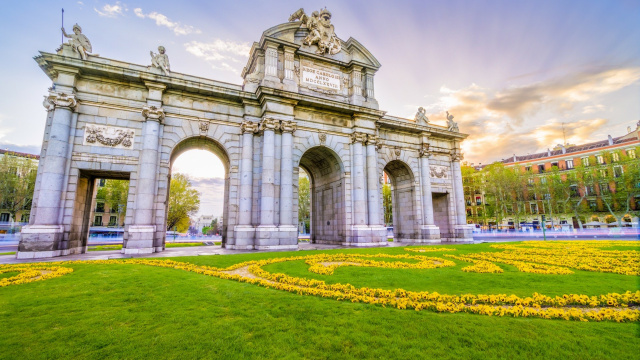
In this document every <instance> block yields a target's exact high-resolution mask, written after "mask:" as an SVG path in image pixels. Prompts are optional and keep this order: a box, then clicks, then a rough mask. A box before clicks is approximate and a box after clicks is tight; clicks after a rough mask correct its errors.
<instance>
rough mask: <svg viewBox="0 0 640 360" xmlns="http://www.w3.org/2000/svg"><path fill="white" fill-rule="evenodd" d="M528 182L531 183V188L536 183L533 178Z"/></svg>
mask: <svg viewBox="0 0 640 360" xmlns="http://www.w3.org/2000/svg"><path fill="white" fill-rule="evenodd" d="M527 181H528V182H529V186H532V185H533V184H534V183H535V180H533V178H529V179H527Z"/></svg>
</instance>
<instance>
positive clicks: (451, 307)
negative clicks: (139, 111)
mask: <svg viewBox="0 0 640 360" xmlns="http://www.w3.org/2000/svg"><path fill="white" fill-rule="evenodd" d="M500 246H503V245H500ZM536 247H538V248H543V247H542V246H540V245H537V244H534V246H533V247H532V248H536ZM573 247H576V246H575V245H573V246H572V248H573ZM516 248H519V247H516ZM506 250H513V249H506ZM543 250H544V249H543ZM485 254H494V255H495V254H499V253H497V252H496V253H485ZM472 255H474V254H469V255H464V256H453V255H448V254H447V255H445V256H447V257H450V258H453V259H457V260H462V261H470V262H474V265H473V266H470V267H471V268H473V267H476V268H475V269H474V270H476V271H483V272H490V270H491V269H492V268H491V266H495V265H494V264H491V263H490V262H487V261H485V260H479V259H476V258H474V257H472ZM375 258H383V259H393V260H395V261H378V260H372V259H375ZM407 260H408V261H411V262H407ZM286 261H305V262H306V263H307V264H308V265H309V266H310V267H309V269H310V271H314V272H316V273H321V274H327V275H329V274H331V273H333V271H334V270H335V269H336V268H337V267H338V266H367V267H383V268H393V269H434V268H439V267H444V266H453V265H455V263H453V262H452V261H449V260H445V259H440V258H432V257H425V256H418V255H406V254H403V255H389V254H372V255H364V254H318V255H307V256H292V257H283V258H272V259H265V260H254V261H246V262H242V263H238V264H235V265H232V266H230V267H227V268H215V267H210V266H201V265H195V264H191V263H187V262H178V261H174V260H159V259H128V260H95V261H65V262H60V263H56V265H55V266H52V264H51V263H33V264H20V265H0V273H6V272H14V271H18V272H20V274H19V275H17V276H14V277H11V278H6V279H2V280H0V284H2V286H7V285H13V284H23V283H28V282H32V281H38V280H44V279H48V278H52V277H57V276H62V275H64V274H67V273H70V272H72V271H73V270H72V269H71V268H68V267H65V266H67V265H74V264H133V265H148V266H157V267H164V268H173V269H179V270H184V271H190V272H194V273H197V274H202V275H207V276H215V277H218V278H221V279H228V280H234V281H240V282H245V283H250V284H255V285H258V286H263V287H265V288H271V289H277V290H284V291H288V292H291V293H295V294H299V295H313V296H321V297H326V298H331V299H335V300H340V301H350V302H354V303H367V304H375V305H381V306H389V307H394V308H397V309H414V310H416V311H420V310H429V311H436V312H449V313H457V312H465V313H471V314H481V315H490V316H512V317H537V318H544V319H564V320H579V321H617V322H638V321H640V310H638V306H640V291H636V292H630V291H627V292H625V293H622V294H617V293H610V294H605V295H599V296H587V295H580V294H567V295H563V296H556V297H550V296H546V295H542V294H538V293H534V294H533V295H532V296H528V297H519V296H516V295H507V294H487V295H485V294H462V295H447V294H439V293H437V292H427V291H419V292H416V291H408V290H404V289H395V290H386V289H378V288H368V287H362V288H357V287H355V286H353V285H350V284H327V283H325V282H324V281H322V280H317V279H305V278H300V277H293V276H289V275H286V274H281V273H271V272H268V271H266V270H264V269H263V267H264V266H265V265H269V264H275V263H281V262H286ZM504 261H505V260H504V259H502V258H500V261H499V262H504ZM513 262H514V263H517V262H518V261H515V260H514V261H513ZM516 266H517V265H516ZM523 266H524V265H523ZM527 266H532V267H533V269H534V270H535V269H536V266H541V265H536V264H533V265H532V264H528V265H527ZM549 268H554V267H547V268H546V269H547V270H548V269H549ZM464 269H466V268H464ZM464 269H463V271H471V270H464ZM493 270H495V269H493ZM500 270H501V271H503V270H502V269H500ZM538 270H540V269H538ZM247 272H248V273H250V274H251V276H249V274H247Z"/></svg>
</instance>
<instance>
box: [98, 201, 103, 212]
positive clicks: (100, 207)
mask: <svg viewBox="0 0 640 360" xmlns="http://www.w3.org/2000/svg"><path fill="white" fill-rule="evenodd" d="M96 212H104V203H97V204H96Z"/></svg>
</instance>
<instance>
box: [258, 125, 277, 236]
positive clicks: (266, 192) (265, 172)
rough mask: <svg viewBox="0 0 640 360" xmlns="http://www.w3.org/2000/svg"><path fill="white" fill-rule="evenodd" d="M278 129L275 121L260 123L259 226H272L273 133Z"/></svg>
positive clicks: (273, 186)
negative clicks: (260, 181)
mask: <svg viewBox="0 0 640 360" xmlns="http://www.w3.org/2000/svg"><path fill="white" fill-rule="evenodd" d="M279 127H280V123H279V121H278V120H276V119H270V118H265V119H263V120H262V121H261V122H260V131H262V132H263V137H262V189H261V197H260V226H274V213H275V211H274V210H275V209H274V196H275V185H274V181H275V167H274V159H275V139H274V138H275V131H276V130H278V129H279Z"/></svg>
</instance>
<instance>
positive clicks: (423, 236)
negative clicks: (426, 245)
mask: <svg viewBox="0 0 640 360" xmlns="http://www.w3.org/2000/svg"><path fill="white" fill-rule="evenodd" d="M420 240H425V241H433V240H436V241H440V228H439V227H437V226H435V225H422V226H420Z"/></svg>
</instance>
